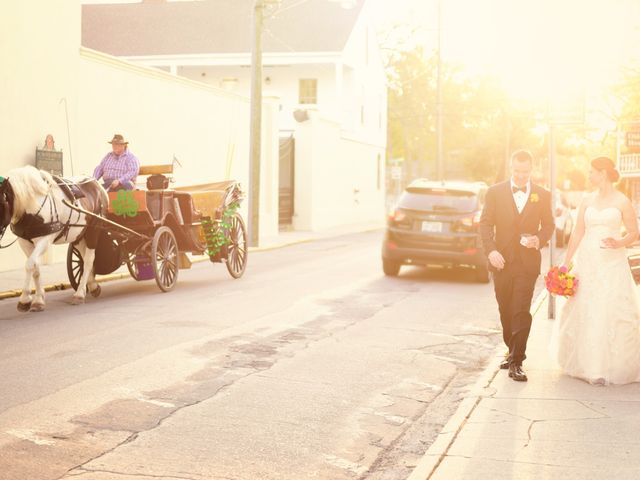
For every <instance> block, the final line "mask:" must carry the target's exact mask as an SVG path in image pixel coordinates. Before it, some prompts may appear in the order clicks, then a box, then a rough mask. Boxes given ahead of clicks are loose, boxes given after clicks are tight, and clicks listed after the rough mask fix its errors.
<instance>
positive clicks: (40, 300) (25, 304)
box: [18, 237, 51, 312]
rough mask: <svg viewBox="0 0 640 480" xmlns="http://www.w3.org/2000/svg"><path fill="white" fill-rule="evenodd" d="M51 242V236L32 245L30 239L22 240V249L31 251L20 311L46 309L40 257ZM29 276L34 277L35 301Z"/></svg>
mask: <svg viewBox="0 0 640 480" xmlns="http://www.w3.org/2000/svg"><path fill="white" fill-rule="evenodd" d="M50 243H51V238H50V237H42V238H39V239H38V240H37V241H36V242H35V245H32V244H31V242H28V241H21V242H20V245H21V246H22V249H23V250H24V251H25V253H27V252H28V251H30V254H29V258H27V262H26V265H25V270H26V274H27V275H26V277H27V278H26V280H25V287H26V288H24V289H23V290H22V295H21V297H20V301H19V302H18V310H20V311H27V310H31V311H32V312H41V311H42V310H44V288H43V287H42V282H41V281H40V257H41V256H42V254H43V253H44V252H45V250H46V249H47V247H48V246H49V244H50ZM29 277H32V278H33V283H34V286H35V290H36V293H35V296H34V298H33V302H32V301H31V288H30V281H29ZM25 293H26V296H25ZM25 300H26V301H25Z"/></svg>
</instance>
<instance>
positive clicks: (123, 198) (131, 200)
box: [111, 190, 140, 217]
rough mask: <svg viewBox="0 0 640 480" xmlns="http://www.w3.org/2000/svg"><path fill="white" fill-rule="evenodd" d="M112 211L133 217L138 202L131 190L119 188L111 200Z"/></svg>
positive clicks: (136, 211)
mask: <svg viewBox="0 0 640 480" xmlns="http://www.w3.org/2000/svg"><path fill="white" fill-rule="evenodd" d="M111 206H112V208H113V213H115V214H116V215H120V216H122V217H135V216H136V215H137V214H138V208H139V206H140V205H139V204H138V201H137V200H136V198H135V196H134V195H133V192H132V191H131V190H120V191H118V194H117V196H116V198H114V199H113V200H112V201H111Z"/></svg>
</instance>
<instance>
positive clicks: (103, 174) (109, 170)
mask: <svg viewBox="0 0 640 480" xmlns="http://www.w3.org/2000/svg"><path fill="white" fill-rule="evenodd" d="M107 143H110V144H111V150H112V151H111V152H109V153H107V154H106V155H105V157H104V158H103V159H102V160H101V161H100V164H99V165H98V166H97V167H96V169H95V170H94V171H93V176H94V177H95V179H96V180H100V178H102V184H103V186H104V188H105V189H106V190H107V191H116V190H133V189H134V188H135V182H136V177H137V176H138V172H139V171H140V162H139V161H138V158H137V157H136V156H135V155H134V154H133V153H131V152H130V151H129V148H128V147H127V145H129V142H127V141H125V139H124V137H123V136H122V135H120V134H115V135H114V136H113V138H112V139H111V141H110V142H107Z"/></svg>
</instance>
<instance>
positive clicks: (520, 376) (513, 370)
mask: <svg viewBox="0 0 640 480" xmlns="http://www.w3.org/2000/svg"><path fill="white" fill-rule="evenodd" d="M509 376H510V377H511V378H513V379H514V380H515V381H516V382H526V381H527V380H528V379H527V375H526V374H525V373H524V370H522V365H516V364H515V363H512V364H511V365H509Z"/></svg>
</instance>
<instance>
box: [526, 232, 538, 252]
mask: <svg viewBox="0 0 640 480" xmlns="http://www.w3.org/2000/svg"><path fill="white" fill-rule="evenodd" d="M527 248H535V249H536V250H537V249H539V248H540V239H539V238H538V236H537V235H533V236H531V237H527Z"/></svg>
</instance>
